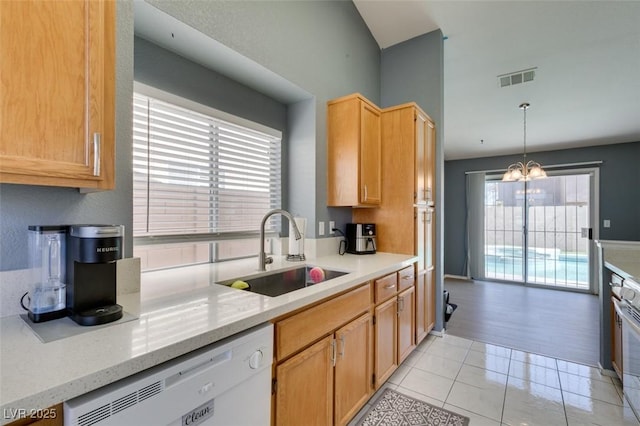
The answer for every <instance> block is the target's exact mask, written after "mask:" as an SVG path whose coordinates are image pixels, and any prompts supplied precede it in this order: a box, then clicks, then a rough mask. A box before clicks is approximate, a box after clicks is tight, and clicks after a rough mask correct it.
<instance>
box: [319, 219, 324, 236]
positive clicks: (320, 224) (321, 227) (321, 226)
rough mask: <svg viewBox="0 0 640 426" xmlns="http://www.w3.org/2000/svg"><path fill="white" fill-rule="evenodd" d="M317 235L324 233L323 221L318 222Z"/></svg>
mask: <svg viewBox="0 0 640 426" xmlns="http://www.w3.org/2000/svg"><path fill="white" fill-rule="evenodd" d="M318 235H320V236H322V235H324V222H318Z"/></svg>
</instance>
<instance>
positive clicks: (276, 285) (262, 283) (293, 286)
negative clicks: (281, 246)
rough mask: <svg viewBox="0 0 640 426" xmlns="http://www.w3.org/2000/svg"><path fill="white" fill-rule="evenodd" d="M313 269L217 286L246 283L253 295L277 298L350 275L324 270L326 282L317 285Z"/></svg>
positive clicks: (269, 275)
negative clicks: (311, 271)
mask: <svg viewBox="0 0 640 426" xmlns="http://www.w3.org/2000/svg"><path fill="white" fill-rule="evenodd" d="M312 268H313V266H301V267H299V268H296V269H288V270H286V271H277V272H273V273H271V274H268V275H261V276H257V277H255V278H252V277H251V276H247V277H240V278H234V279H231V280H227V281H221V282H219V283H216V284H221V285H226V286H230V285H231V284H233V283H234V282H235V281H244V282H246V283H247V284H249V288H247V289H245V291H251V292H253V293H258V294H262V295H265V296H270V297H276V296H280V295H282V294H286V293H289V292H292V291H295V290H300V289H301V288H305V287H309V286H312V285H317V284H319V283H321V282H325V281H328V280H330V279H333V278H337V277H340V276H342V275H346V274H348V272H343V271H333V270H330V269H324V268H323V270H324V280H323V281H320V282H318V283H316V282H314V281H313V280H311V278H310V276H309V271H310V270H311V269H312Z"/></svg>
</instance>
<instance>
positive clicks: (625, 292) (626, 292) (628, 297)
mask: <svg viewBox="0 0 640 426" xmlns="http://www.w3.org/2000/svg"><path fill="white" fill-rule="evenodd" d="M620 297H621V298H622V299H623V300H625V301H627V302H631V301H632V300H634V299H635V298H636V292H635V291H634V290H632V289H630V288H628V287H627V288H625V287H622V290H621V291H620Z"/></svg>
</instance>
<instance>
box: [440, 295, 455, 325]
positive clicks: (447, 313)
mask: <svg viewBox="0 0 640 426" xmlns="http://www.w3.org/2000/svg"><path fill="white" fill-rule="evenodd" d="M457 307H458V305H456V304H455V303H449V292H448V291H447V290H444V291H443V292H442V312H443V313H444V322H445V326H446V323H447V322H448V321H449V320H450V319H451V315H453V311H455V310H456V308H457Z"/></svg>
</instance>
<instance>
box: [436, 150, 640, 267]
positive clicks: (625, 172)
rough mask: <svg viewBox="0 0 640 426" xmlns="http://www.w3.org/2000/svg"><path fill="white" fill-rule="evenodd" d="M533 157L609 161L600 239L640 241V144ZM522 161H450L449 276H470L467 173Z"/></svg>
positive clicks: (544, 160)
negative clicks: (604, 222)
mask: <svg viewBox="0 0 640 426" xmlns="http://www.w3.org/2000/svg"><path fill="white" fill-rule="evenodd" d="M528 157H529V159H532V160H535V161H538V162H540V163H541V164H542V165H543V166H544V165H545V164H548V165H552V164H567V163H578V162H587V161H598V160H601V161H603V162H604V163H603V164H602V165H600V167H599V168H600V210H599V216H600V227H599V233H600V236H599V238H600V239H603V240H627V241H640V167H638V162H639V161H640V142H633V143H622V144H615V145H603V146H592V147H588V148H576V149H565V150H559V151H546V152H535V153H530V154H529V155H528ZM520 160H522V157H521V156H519V155H518V156H514V155H511V156H500V157H489V158H476V159H470V160H455V161H447V162H445V180H446V183H447V184H446V193H445V200H444V204H445V211H446V217H445V232H444V238H445V252H444V257H445V261H444V273H445V274H453V275H466V272H465V270H464V260H465V250H466V249H465V172H466V171H479V170H496V169H504V168H506V166H508V165H509V164H511V163H513V162H515V161H520ZM603 219H609V220H611V228H603V227H602V220H603Z"/></svg>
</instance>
